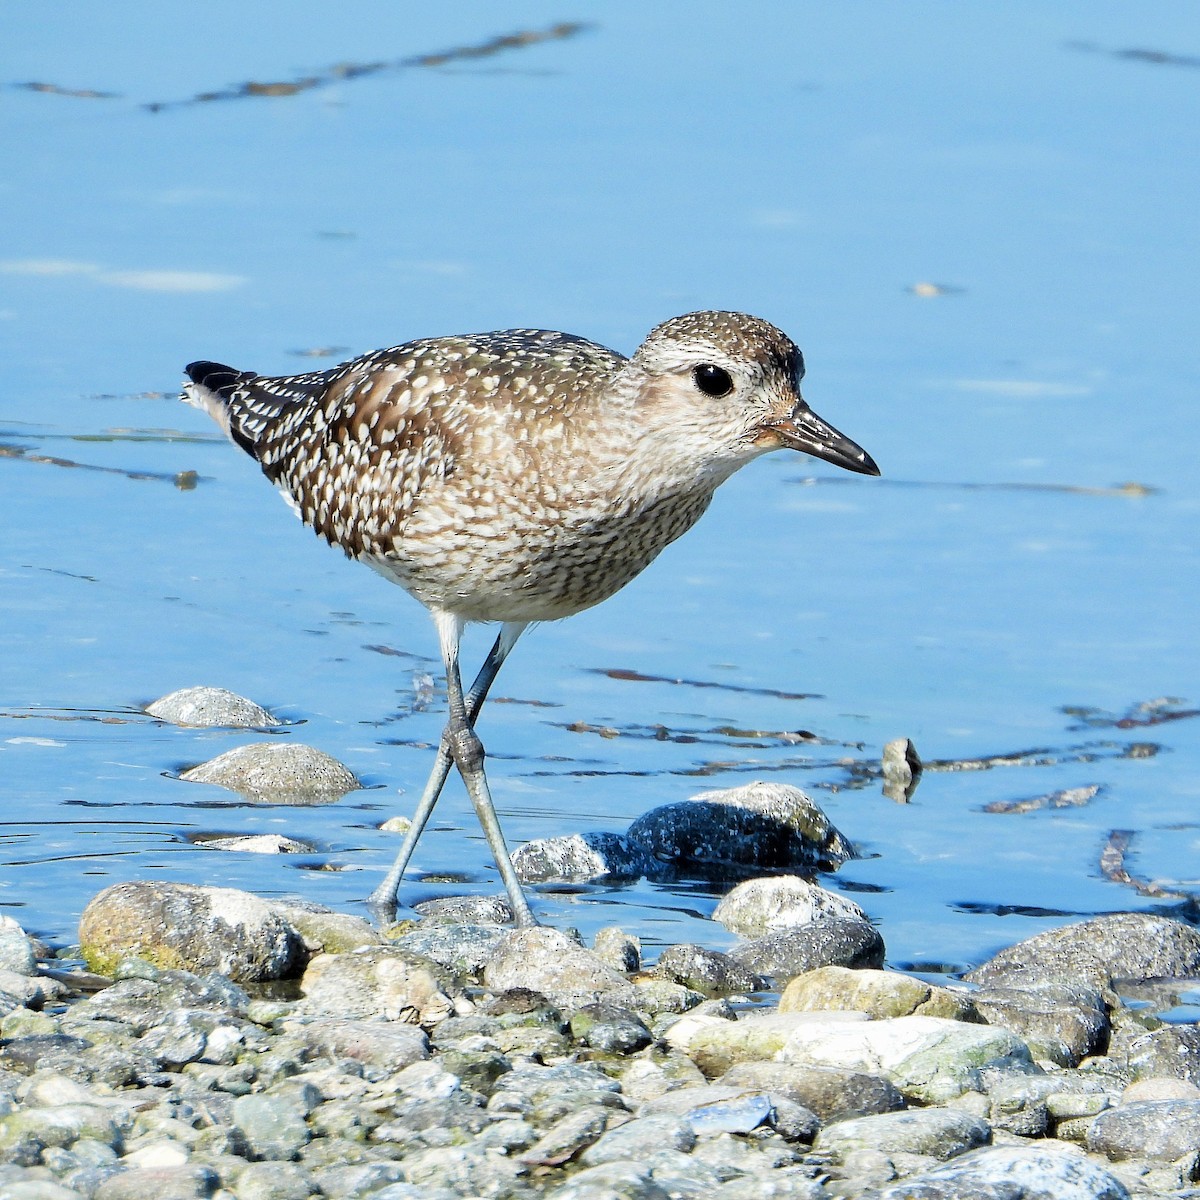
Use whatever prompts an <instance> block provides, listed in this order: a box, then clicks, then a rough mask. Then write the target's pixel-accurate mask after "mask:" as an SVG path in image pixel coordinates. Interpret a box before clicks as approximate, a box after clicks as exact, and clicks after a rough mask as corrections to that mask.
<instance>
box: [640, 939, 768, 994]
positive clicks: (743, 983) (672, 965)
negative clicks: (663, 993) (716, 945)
mask: <svg viewBox="0 0 1200 1200" xmlns="http://www.w3.org/2000/svg"><path fill="white" fill-rule="evenodd" d="M654 970H655V972H656V973H657V974H659V975H661V976H662V977H663V978H664V979H666V980H668V981H670V982H672V983H680V984H683V986H684V987H687V988H690V989H691V990H693V991H696V992H699V993H700V994H701V995H704V996H729V995H734V994H741V993H745V992H754V991H757V990H758V989H759V988H761V987H762V985H763V982H762V980H761V979H760V978H759V977H758V976H757V975H756V974H755V973H754V972H753V971H752V970H750V969H748V968H747V967H746V966H744V965H743V964H742V963H741V962H739V961H738V960H737V959H736V958H734V957H733V956H732V955H729V954H722V953H721V952H720V951H718V950H706V949H704V947H703V946H695V945H692V944H690V943H683V944H681V945H677V946H668V947H667V949H665V950H664V951H663V952H662V954H660V955H659V957H658V963H657V964H656V966H655V968H654Z"/></svg>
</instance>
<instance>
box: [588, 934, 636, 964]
mask: <svg viewBox="0 0 1200 1200" xmlns="http://www.w3.org/2000/svg"><path fill="white" fill-rule="evenodd" d="M592 952H593V953H594V954H595V955H596V957H597V958H600V959H603V960H604V961H605V962H606V963H608V965H609V966H610V967H614V968H615V969H616V970H618V971H626V972H629V971H637V970H640V968H641V965H642V943H641V940H640V939H639V938H638V937H637V936H635V935H634V934H631V933H626V932H625V930H623V929H621V928H619V927H618V926H616V925H606V926H605V927H604V928H603V929H600V930H597V932H596V939H595V941H594V942H593V943H592Z"/></svg>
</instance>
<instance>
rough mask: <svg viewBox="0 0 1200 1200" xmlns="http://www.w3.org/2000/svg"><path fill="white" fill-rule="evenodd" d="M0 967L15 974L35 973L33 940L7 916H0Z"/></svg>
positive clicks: (35, 963) (35, 958) (35, 960)
mask: <svg viewBox="0 0 1200 1200" xmlns="http://www.w3.org/2000/svg"><path fill="white" fill-rule="evenodd" d="M0 968H2V969H3V970H5V971H12V972H14V973H15V974H17V975H29V976H32V975H36V974H37V956H36V955H35V954H34V952H33V942H31V941H30V940H29V935H28V934H27V933H26V932H25V930H23V929H22V928H21V926H20V925H18V924H17V922H16V921H14V920H13V919H12V917H8V916H0Z"/></svg>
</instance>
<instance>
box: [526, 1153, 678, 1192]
mask: <svg viewBox="0 0 1200 1200" xmlns="http://www.w3.org/2000/svg"><path fill="white" fill-rule="evenodd" d="M544 1200H675V1198H673V1197H672V1195H671V1193H670V1192H669V1191H667V1189H666V1188H665V1187H664V1186H662V1185H661V1184H659V1183H657V1182H656V1181H655V1180H654V1178H653V1176H652V1175H651V1168H650V1166H649V1165H648V1164H646V1163H640V1162H631V1161H629V1160H625V1161H621V1162H609V1163H601V1164H599V1165H598V1166H595V1167H585V1168H584V1169H583V1170H582V1171H577V1172H576V1173H575V1174H574V1175H572V1176H571V1178H570V1179H568V1180H567V1182H566V1183H563V1184H560V1185H559V1186H558V1187H556V1188H551V1189H550V1190H549V1191H548V1192H545V1193H544Z"/></svg>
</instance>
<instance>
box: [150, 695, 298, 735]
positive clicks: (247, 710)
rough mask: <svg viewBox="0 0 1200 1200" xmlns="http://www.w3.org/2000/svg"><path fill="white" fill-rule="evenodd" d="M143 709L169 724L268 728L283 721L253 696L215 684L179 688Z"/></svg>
mask: <svg viewBox="0 0 1200 1200" xmlns="http://www.w3.org/2000/svg"><path fill="white" fill-rule="evenodd" d="M146 711H147V712H148V713H149V714H150V715H151V716H152V717H157V718H158V719H159V720H160V721H167V722H168V723H170V724H171V725H188V726H196V727H204V726H211V725H223V726H226V727H227V728H243V729H269V728H272V727H273V726H276V725H282V724H283V722H282V721H280V720H279V719H278V718H277V717H273V716H272V715H271V714H270V713H269V712H267V710H266V709H265V708H262V707H261V706H260V705H258V704H255V703H254V701H253V700H247V699H246V697H245V696H239V695H238V694H237V693H236V692H230V691H226V689H225V688H218V687H189V688H180V689H179V691H177V692H171V693H169V694H168V695H166V696H161V697H159V699H157V700H155V701H154V702H153V703H152V704H147V705H146Z"/></svg>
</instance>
